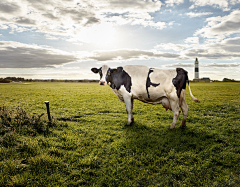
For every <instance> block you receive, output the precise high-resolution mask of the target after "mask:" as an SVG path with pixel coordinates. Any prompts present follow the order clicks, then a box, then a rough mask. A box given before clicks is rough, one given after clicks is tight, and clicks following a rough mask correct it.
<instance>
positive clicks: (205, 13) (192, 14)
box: [186, 12, 213, 18]
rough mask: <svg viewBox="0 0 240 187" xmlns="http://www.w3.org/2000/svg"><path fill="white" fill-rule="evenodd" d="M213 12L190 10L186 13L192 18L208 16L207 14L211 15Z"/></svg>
mask: <svg viewBox="0 0 240 187" xmlns="http://www.w3.org/2000/svg"><path fill="white" fill-rule="evenodd" d="M211 14H213V13H212V12H188V13H186V15H187V16H189V17H190V18H194V17H201V16H207V15H211Z"/></svg>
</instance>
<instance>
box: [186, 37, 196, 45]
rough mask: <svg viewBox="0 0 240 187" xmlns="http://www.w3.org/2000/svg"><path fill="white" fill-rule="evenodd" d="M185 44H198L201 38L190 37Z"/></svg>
mask: <svg viewBox="0 0 240 187" xmlns="http://www.w3.org/2000/svg"><path fill="white" fill-rule="evenodd" d="M184 42H185V43H194V44H198V43H199V38H198V37H188V38H187V39H185V40H184Z"/></svg>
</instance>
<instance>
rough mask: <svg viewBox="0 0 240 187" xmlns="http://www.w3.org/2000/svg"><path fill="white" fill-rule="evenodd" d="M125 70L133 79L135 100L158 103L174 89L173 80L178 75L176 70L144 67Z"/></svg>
mask: <svg viewBox="0 0 240 187" xmlns="http://www.w3.org/2000/svg"><path fill="white" fill-rule="evenodd" d="M123 69H124V70H125V71H126V72H127V73H128V74H129V76H130V77H131V81H132V88H131V93H132V95H133V98H136V99H139V100H141V101H144V102H150V103H151V102H153V103H155V102H156V103H158V102H159V101H160V100H161V98H162V97H167V94H168V93H169V92H171V91H172V89H174V86H173V84H172V79H173V78H174V77H176V75H177V73H176V70H175V69H172V70H169V69H158V68H149V67H147V66H143V65H127V66H124V67H123Z"/></svg>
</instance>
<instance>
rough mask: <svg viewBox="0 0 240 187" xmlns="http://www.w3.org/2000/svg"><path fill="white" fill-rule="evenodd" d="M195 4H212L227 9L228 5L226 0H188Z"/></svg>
mask: <svg viewBox="0 0 240 187" xmlns="http://www.w3.org/2000/svg"><path fill="white" fill-rule="evenodd" d="M190 2H193V3H194V5H195V6H207V5H208V6H213V7H216V8H221V9H225V10H226V9H227V8H228V5H229V1H228V0H217V1H216V0H190Z"/></svg>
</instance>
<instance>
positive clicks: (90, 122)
mask: <svg viewBox="0 0 240 187" xmlns="http://www.w3.org/2000/svg"><path fill="white" fill-rule="evenodd" d="M190 85H191V89H192V92H193V94H194V96H195V97H197V98H198V99H200V100H201V103H194V101H192V100H191V98H190V96H189V92H188V90H187V91H186V101H187V103H188V106H189V108H190V109H189V113H188V118H187V127H186V128H185V129H181V128H179V127H180V125H181V120H182V116H181V114H180V118H179V120H178V123H177V125H176V127H175V129H174V130H169V127H170V125H171V123H172V112H171V111H169V110H168V111H165V109H164V108H163V107H162V106H161V105H150V104H145V103H142V102H139V101H137V100H135V103H134V110H133V112H134V114H133V115H134V118H135V122H134V123H133V125H131V126H125V124H126V122H127V114H126V109H125V105H124V103H121V102H120V101H119V100H118V98H117V97H116V96H115V95H114V94H113V92H112V90H111V89H110V88H109V87H108V86H105V87H103V86H99V85H98V84H96V83H91V84H87V83H32V84H17V83H11V84H0V115H1V119H0V124H1V130H0V134H1V136H0V145H1V147H0V152H1V154H0V168H1V170H0V186H239V185H240V96H239V95H240V84H239V83H195V84H194V83H190ZM44 101H50V112H51V115H52V116H53V117H54V120H53V122H52V124H49V123H47V115H46V105H45V103H44ZM42 113H45V114H44V115H43V116H41V114H42Z"/></svg>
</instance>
